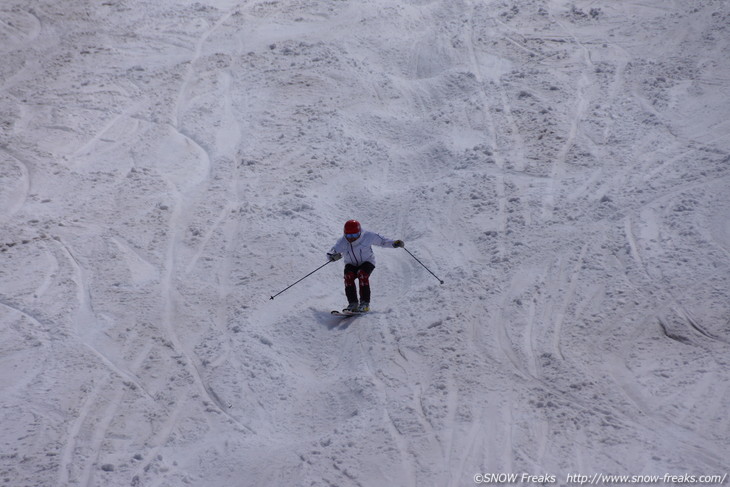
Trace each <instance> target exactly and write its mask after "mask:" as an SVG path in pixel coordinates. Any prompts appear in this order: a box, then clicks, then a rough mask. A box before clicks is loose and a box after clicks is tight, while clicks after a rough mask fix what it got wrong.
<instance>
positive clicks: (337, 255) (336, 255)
mask: <svg viewBox="0 0 730 487" xmlns="http://www.w3.org/2000/svg"><path fill="white" fill-rule="evenodd" d="M341 258H342V254H341V253H339V252H335V253H333V254H330V253H328V254H327V260H329V261H330V262H334V261H336V260H340V259H341Z"/></svg>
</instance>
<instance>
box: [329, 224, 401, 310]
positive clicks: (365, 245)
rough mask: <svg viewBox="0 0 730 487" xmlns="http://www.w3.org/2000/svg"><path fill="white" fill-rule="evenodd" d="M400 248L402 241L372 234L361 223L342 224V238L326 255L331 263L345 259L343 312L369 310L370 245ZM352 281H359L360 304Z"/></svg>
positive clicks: (373, 259) (371, 264) (373, 256)
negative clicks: (345, 306) (345, 301)
mask: <svg viewBox="0 0 730 487" xmlns="http://www.w3.org/2000/svg"><path fill="white" fill-rule="evenodd" d="M373 245H377V246H379V247H395V248H397V247H403V245H404V244H403V241H402V240H391V239H388V238H385V237H382V236H380V235H378V234H377V233H374V232H369V231H367V230H365V231H363V230H362V227H361V226H360V222H358V221H357V220H348V221H347V222H345V231H344V235H343V236H342V237H340V238H339V240H337V243H335V245H334V247H332V249H331V250H330V251H329V252H327V258H328V259H329V260H330V261H331V262H334V261H336V260H339V259H341V258H342V256H343V254H344V256H345V296H347V303H348V304H347V308H345V311H349V312H358V313H366V312H367V311H369V310H370V282H369V278H370V274H372V272H373V269H375V254H374V253H373V249H372V246H373ZM355 279H358V280H359V281H360V283H359V284H360V286H359V287H360V302H359V303H358V300H357V289H356V288H355Z"/></svg>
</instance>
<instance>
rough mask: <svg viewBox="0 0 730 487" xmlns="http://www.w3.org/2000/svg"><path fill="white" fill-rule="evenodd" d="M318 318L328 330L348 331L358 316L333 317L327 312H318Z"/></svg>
mask: <svg viewBox="0 0 730 487" xmlns="http://www.w3.org/2000/svg"><path fill="white" fill-rule="evenodd" d="M316 315H317V318H318V319H319V322H320V323H322V324H323V325H324V326H325V327H327V329H328V330H347V329H348V328H349V327H350V325H351V324H352V322H353V321H355V319H357V316H333V315H332V313H328V312H326V311H317V312H316Z"/></svg>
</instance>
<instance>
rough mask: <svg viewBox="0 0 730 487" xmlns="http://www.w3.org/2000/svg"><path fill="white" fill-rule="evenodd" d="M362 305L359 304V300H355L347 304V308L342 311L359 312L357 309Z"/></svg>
mask: <svg viewBox="0 0 730 487" xmlns="http://www.w3.org/2000/svg"><path fill="white" fill-rule="evenodd" d="M359 307H360V306H359V305H358V304H357V302H353V303H350V304H348V305H347V307H346V308H345V309H343V310H342V311H345V312H348V313H357V310H358V308H359Z"/></svg>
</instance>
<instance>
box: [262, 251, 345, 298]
mask: <svg viewBox="0 0 730 487" xmlns="http://www.w3.org/2000/svg"><path fill="white" fill-rule="evenodd" d="M330 262H332V261H331V260H328V261H327V262H325V263H324V264H322V265H321V266H319V267H317V268H316V269H314V270H313V271H312V272H310V273H309V274H307V275H306V276H304V277H302V278H301V279H299V280H298V281H297V282H295V283H294V284H298V283H300V282H301V281H303V280H304V279H306V278H307V277H309V276H311V275H312V274H314V273H315V272H317V271H318V270H320V269H321V268H322V267H324V266H326V265H327V264H329V263H330ZM294 284H291V285H289V286H287V287H285V288H284V289H282V290H281V291H279V292H278V293H276V294H274V295H273V296H271V299H274V298H275V297H277V296H278V295H279V294H281V293H283V292H284V291H286V290H287V289H289V288H290V287H292V286H294Z"/></svg>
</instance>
